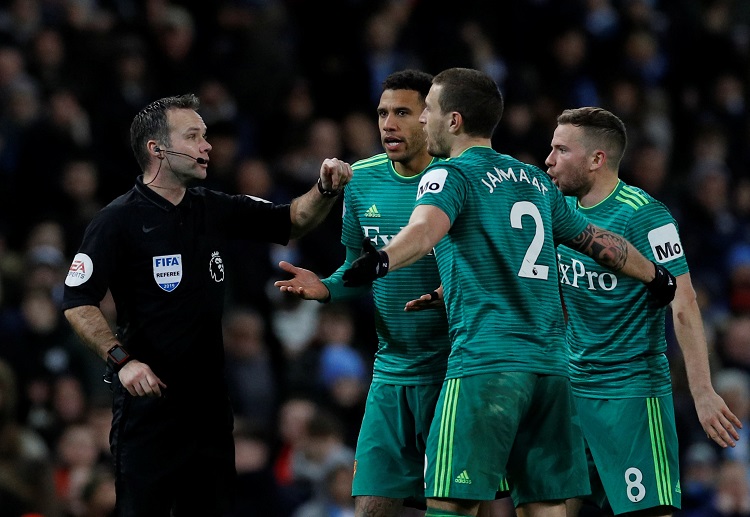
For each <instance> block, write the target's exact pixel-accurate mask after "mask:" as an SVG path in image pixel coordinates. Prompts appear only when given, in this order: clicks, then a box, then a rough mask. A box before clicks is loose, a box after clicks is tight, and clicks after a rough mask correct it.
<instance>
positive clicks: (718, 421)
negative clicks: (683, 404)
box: [695, 390, 742, 447]
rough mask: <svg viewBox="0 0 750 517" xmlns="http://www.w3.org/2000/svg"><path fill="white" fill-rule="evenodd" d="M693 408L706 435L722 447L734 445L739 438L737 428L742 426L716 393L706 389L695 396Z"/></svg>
mask: <svg viewBox="0 0 750 517" xmlns="http://www.w3.org/2000/svg"><path fill="white" fill-rule="evenodd" d="M695 410H696V412H697V413H698V420H699V421H700V423H701V426H703V430H704V431H705V432H706V436H708V437H709V438H711V439H712V440H713V441H715V442H716V443H718V444H719V445H721V446H722V447H734V446H735V443H736V440H739V439H740V435H739V433H738V432H737V429H741V428H742V423H741V422H740V420H739V419H738V418H737V417H736V416H735V414H734V413H732V411H731V410H730V409H729V407H727V405H726V403H725V402H724V399H723V398H721V397H720V396H719V394H718V393H716V392H715V391H713V390H710V391H709V390H707V391H705V392H703V393H702V394H701V395H700V396H698V397H695Z"/></svg>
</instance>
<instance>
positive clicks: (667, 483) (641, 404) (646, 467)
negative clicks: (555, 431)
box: [574, 396, 681, 515]
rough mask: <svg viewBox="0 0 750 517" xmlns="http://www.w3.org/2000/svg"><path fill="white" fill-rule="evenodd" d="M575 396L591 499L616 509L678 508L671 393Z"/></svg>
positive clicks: (633, 510)
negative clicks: (611, 397) (586, 451)
mask: <svg viewBox="0 0 750 517" xmlns="http://www.w3.org/2000/svg"><path fill="white" fill-rule="evenodd" d="M574 398H575V402H576V406H577V408H578V413H579V415H580V417H581V421H582V422H584V425H583V434H584V437H585V438H586V445H587V448H588V453H589V473H590V476H591V486H592V495H591V497H590V499H591V500H592V501H593V502H594V503H596V504H597V505H598V506H599V507H600V508H607V506H609V507H611V509H612V511H613V512H614V514H615V515H618V514H621V513H627V512H635V511H639V510H645V509H647V508H653V507H656V506H673V507H675V508H680V502H681V496H680V472H679V463H678V452H679V451H678V446H677V431H676V428H675V421H674V403H673V401H672V397H671V396H665V397H649V398H632V399H590V398H583V397H574Z"/></svg>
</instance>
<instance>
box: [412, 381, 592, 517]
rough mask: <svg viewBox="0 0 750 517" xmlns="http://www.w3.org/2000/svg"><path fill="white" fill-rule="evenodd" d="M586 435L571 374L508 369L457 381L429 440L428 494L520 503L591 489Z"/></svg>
mask: <svg viewBox="0 0 750 517" xmlns="http://www.w3.org/2000/svg"><path fill="white" fill-rule="evenodd" d="M586 472H587V469H586V456H585V452H584V443H583V436H582V434H581V430H580V427H579V424H578V419H577V418H576V416H575V409H574V404H573V398H572V394H571V391H570V381H569V380H568V379H567V378H566V377H561V376H551V375H536V374H532V373H523V372H503V373H492V374H483V375H474V376H471V377H464V378H461V379H449V380H446V381H445V382H444V384H443V389H442V391H441V392H440V399H439V400H438V404H437V408H436V410H435V419H434V420H433V424H432V428H431V430H430V435H429V437H428V440H427V469H426V472H425V480H426V482H427V490H426V495H427V497H428V498H454V499H469V500H477V501H487V500H492V499H494V498H495V495H496V493H497V492H498V489H502V488H505V487H507V485H505V479H506V478H507V482H508V483H509V484H510V487H511V495H512V497H513V502H514V504H515V505H516V506H518V505H521V504H525V503H531V502H538V501H557V500H562V499H567V498H569V497H580V496H583V495H586V494H589V493H590V488H589V483H588V479H587V475H586Z"/></svg>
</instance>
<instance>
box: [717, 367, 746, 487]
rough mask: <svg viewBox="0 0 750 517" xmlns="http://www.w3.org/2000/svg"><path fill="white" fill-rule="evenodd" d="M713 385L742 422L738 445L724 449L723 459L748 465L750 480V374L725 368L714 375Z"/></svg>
mask: <svg viewBox="0 0 750 517" xmlns="http://www.w3.org/2000/svg"><path fill="white" fill-rule="evenodd" d="M713 384H714V388H715V389H716V393H718V394H719V395H720V396H721V397H722V398H723V399H724V401H725V402H726V403H727V407H729V409H730V410H731V411H732V412H733V413H734V414H735V415H737V418H739V419H740V422H742V429H738V430H737V432H738V433H739V434H740V439H739V441H738V442H737V445H735V446H734V447H729V448H727V449H723V450H722V451H721V452H722V457H723V458H726V459H730V460H734V461H738V462H740V463H741V464H743V465H746V466H747V475H748V479H750V373H748V372H746V371H742V370H738V369H734V368H725V369H723V370H721V371H719V372H717V373H716V375H714V378H713Z"/></svg>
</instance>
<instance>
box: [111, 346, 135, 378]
mask: <svg viewBox="0 0 750 517" xmlns="http://www.w3.org/2000/svg"><path fill="white" fill-rule="evenodd" d="M131 359H133V356H131V355H130V354H129V353H128V351H127V350H125V348H124V347H123V346H122V345H121V344H119V343H117V344H116V345H115V346H113V347H112V348H110V349H109V350H107V366H109V368H110V369H111V370H112V372H114V373H118V372H119V371H120V370H122V367H123V366H125V365H126V364H128V363H129V362H130V360H131Z"/></svg>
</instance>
